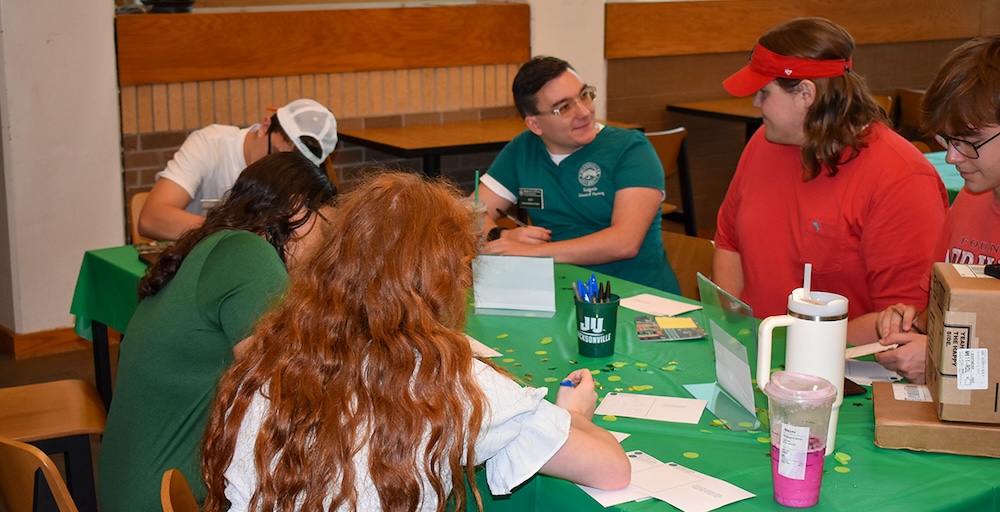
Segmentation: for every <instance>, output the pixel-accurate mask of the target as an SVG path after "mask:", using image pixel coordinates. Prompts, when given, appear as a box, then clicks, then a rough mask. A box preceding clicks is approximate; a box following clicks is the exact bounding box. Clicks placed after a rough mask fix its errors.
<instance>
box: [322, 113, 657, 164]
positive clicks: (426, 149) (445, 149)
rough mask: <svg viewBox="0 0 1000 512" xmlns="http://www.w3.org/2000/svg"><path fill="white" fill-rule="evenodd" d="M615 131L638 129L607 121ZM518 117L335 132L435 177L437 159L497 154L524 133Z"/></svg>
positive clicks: (524, 128) (632, 125)
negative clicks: (418, 163)
mask: <svg viewBox="0 0 1000 512" xmlns="http://www.w3.org/2000/svg"><path fill="white" fill-rule="evenodd" d="M607 124H609V125H612V126H617V127H619V128H633V129H638V130H641V129H642V127H641V126H638V125H634V124H625V123H615V122H608V123H607ZM526 129H527V127H525V125H524V120H523V119H521V118H519V117H508V118H503V119H487V120H482V121H463V122H458V123H438V124H426V125H413V126H395V127H390V128H362V129H357V130H338V131H337V134H338V136H339V137H340V140H343V141H347V142H350V143H352V144H357V145H359V146H364V147H367V148H371V149H376V150H378V151H383V152H386V153H389V154H392V155H396V156H400V157H403V158H415V157H421V158H422V159H423V169H422V171H423V173H424V174H425V175H428V176H435V175H437V174H438V173H440V172H441V156H442V155H455V154H462V153H476V152H481V151H499V150H500V149H502V148H503V147H504V146H506V145H507V143H508V142H510V141H511V139H513V138H514V137H516V136H518V135H519V134H520V133H521V132H523V131H524V130H526Z"/></svg>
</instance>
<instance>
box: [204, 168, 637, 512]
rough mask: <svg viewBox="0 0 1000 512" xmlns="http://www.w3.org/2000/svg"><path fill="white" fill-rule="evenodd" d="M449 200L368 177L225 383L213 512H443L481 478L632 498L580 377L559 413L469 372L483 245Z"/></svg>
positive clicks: (454, 199)
mask: <svg viewBox="0 0 1000 512" xmlns="http://www.w3.org/2000/svg"><path fill="white" fill-rule="evenodd" d="M460 195H461V194H460V193H459V192H458V190H457V189H455V188H454V187H452V186H450V185H447V184H445V183H443V182H439V181H427V180H424V179H422V178H420V177H418V176H415V175H412V174H403V173H384V174H377V175H374V176H372V177H370V178H368V179H367V180H366V181H365V182H364V183H362V184H361V185H359V186H357V187H356V188H355V189H354V190H353V191H352V192H351V193H350V194H347V195H346V196H343V198H342V199H341V200H340V202H339V206H338V209H337V210H338V213H337V215H335V218H334V219H333V220H332V221H331V223H330V225H329V226H328V229H327V233H326V240H325V241H324V242H323V245H322V247H321V248H320V249H318V250H317V251H315V252H314V253H313V254H312V256H311V258H310V259H309V260H308V261H307V262H305V264H304V265H302V267H300V270H299V271H296V272H294V273H293V275H292V276H291V279H292V281H291V284H290V289H289V292H288V294H287V296H286V298H285V300H284V302H283V303H282V304H281V305H280V306H279V307H278V308H276V309H275V310H273V311H271V312H270V313H269V314H267V315H266V316H265V317H264V319H263V320H262V321H261V323H260V325H259V326H258V328H257V330H256V331H255V333H254V335H253V337H252V341H251V343H252V346H251V347H250V349H249V350H248V351H247V353H248V354H249V355H248V357H246V358H245V359H242V360H241V361H239V362H237V364H236V365H234V366H233V367H232V368H231V369H230V370H229V371H228V372H227V373H226V374H225V376H224V377H223V379H222V382H221V384H220V387H219V395H218V398H217V401H216V404H215V407H214V411H213V415H212V419H211V421H210V424H209V427H208V430H207V432H206V435H205V444H204V469H205V477H206V482H207V484H208V488H209V495H208V499H207V500H206V503H205V510H206V511H208V512H217V511H221V510H225V509H227V507H231V508H229V510H233V511H243V510H255V511H257V510H264V511H287V510H411V511H412V510H443V509H444V508H445V505H446V504H447V503H448V501H449V497H450V496H452V490H453V489H459V490H460V492H457V493H454V495H453V497H452V498H451V501H453V503H454V505H455V507H456V509H457V510H462V509H464V507H465V505H466V496H465V492H463V490H464V489H465V484H466V482H468V483H469V484H471V486H472V489H473V495H474V499H475V500H476V502H477V504H479V506H480V508H481V499H480V495H479V492H478V490H477V489H476V487H475V477H474V474H473V471H474V467H475V466H476V465H477V464H481V463H483V462H485V463H486V469H487V477H488V482H489V486H490V490H491V491H492V492H493V493H495V494H506V493H509V492H510V491H511V489H513V488H514V487H515V486H517V485H518V484H520V483H522V482H523V481H525V480H527V479H528V478H530V477H531V476H532V475H533V474H534V473H536V472H539V471H540V472H542V473H546V474H550V475H554V476H559V477H563V478H567V479H569V480H572V481H574V482H578V483H582V484H585V485H590V486H594V487H598V488H605V489H615V488H621V487H624V486H626V485H627V484H628V482H629V476H630V467H629V462H628V459H627V457H626V456H625V454H624V451H623V450H622V448H621V446H620V445H619V444H618V442H617V441H615V439H614V437H612V436H611V434H610V433H608V432H607V431H605V430H604V429H601V428H600V427H598V426H596V425H594V424H593V423H592V422H591V420H590V418H591V416H592V415H593V412H594V408H595V406H596V398H597V395H596V393H595V391H594V383H593V379H592V378H591V375H590V373H589V371H587V370H578V371H575V372H573V373H572V374H570V376H569V377H568V378H569V379H571V380H572V381H573V382H574V383H575V384H576V385H575V387H560V389H559V394H558V396H557V398H556V402H555V404H554V405H553V404H552V403H550V402H547V401H545V399H544V396H545V393H546V390H544V389H534V388H522V387H520V386H518V385H517V384H516V383H514V382H513V381H512V380H511V379H510V378H509V377H508V376H506V375H504V374H503V373H501V372H499V371H497V370H496V369H494V368H493V367H492V366H490V365H488V364H486V363H483V362H481V361H479V360H478V359H475V358H474V357H473V354H472V349H471V347H470V345H469V342H468V340H467V339H466V338H465V336H464V335H463V334H462V329H463V327H464V324H465V317H466V307H467V297H466V292H467V290H468V288H469V287H470V286H471V284H472V269H471V263H472V259H473V258H474V257H475V256H476V254H477V252H478V250H479V244H480V240H479V237H480V233H478V232H477V231H476V230H475V228H474V226H473V217H472V215H471V213H470V210H469V208H468V207H467V206H466V205H465V204H463V203H462V202H461V201H460V200H459V199H458V198H459V197H460Z"/></svg>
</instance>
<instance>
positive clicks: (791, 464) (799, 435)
mask: <svg viewBox="0 0 1000 512" xmlns="http://www.w3.org/2000/svg"><path fill="white" fill-rule="evenodd" d="M780 449H781V456H780V458H779V460H778V474H779V475H781V476H784V477H786V478H792V479H794V480H805V478H806V455H807V454H808V452H809V427H797V426H795V425H789V424H787V423H782V424H781V445H780Z"/></svg>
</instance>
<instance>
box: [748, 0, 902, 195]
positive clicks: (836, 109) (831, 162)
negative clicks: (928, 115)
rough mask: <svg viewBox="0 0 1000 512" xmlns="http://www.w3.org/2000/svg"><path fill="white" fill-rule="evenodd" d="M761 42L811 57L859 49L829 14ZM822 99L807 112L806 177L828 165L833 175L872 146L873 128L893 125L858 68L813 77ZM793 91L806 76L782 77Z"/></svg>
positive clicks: (842, 55)
mask: <svg viewBox="0 0 1000 512" xmlns="http://www.w3.org/2000/svg"><path fill="white" fill-rule="evenodd" d="M759 42H760V44H761V45H762V46H764V47H765V48H767V49H768V50H771V51H772V52H775V53H778V54H781V55H787V56H789V57H802V58H807V59H820V60H832V59H848V58H850V57H851V55H852V54H853V53H854V39H853V38H852V37H851V34H849V33H847V31H846V30H844V29H843V28H842V27H841V26H840V25H837V24H836V23H834V22H832V21H830V20H827V19H824V18H796V19H793V20H789V21H786V22H785V23H782V24H781V25H778V26H777V27H775V28H773V29H771V30H769V31H768V32H767V33H766V34H764V35H763V36H761V38H760V41H759ZM810 81H811V82H813V83H815V84H816V99H815V101H813V104H812V106H810V107H809V111H808V112H807V113H806V120H805V126H804V131H805V143H804V144H802V178H803V180H805V181H809V180H811V179H813V178H815V177H816V176H819V174H820V172H821V170H822V168H823V167H825V168H826V170H827V173H828V174H829V175H830V176H835V175H836V174H837V167H838V166H839V165H840V164H843V163H846V162H849V161H851V160H852V159H854V158H855V157H856V156H858V154H859V153H860V152H861V150H862V149H863V148H865V147H867V146H868V144H867V143H866V142H865V141H864V138H865V136H866V134H867V129H868V127H869V126H870V125H871V124H872V123H875V122H881V123H886V124H888V123H889V120H888V118H886V116H885V113H884V112H883V110H882V107H880V106H879V104H878V102H877V101H876V100H875V98H873V97H872V95H871V93H870V92H869V91H868V86H867V85H866V84H865V79H864V78H862V77H861V76H860V75H858V74H857V73H854V72H848V73H846V74H844V75H843V76H837V77H832V78H816V79H811V80H810ZM775 82H777V84H778V85H779V86H780V87H781V88H782V89H784V90H785V91H788V92H794V91H796V88H797V87H799V85H800V84H801V82H802V80H799V79H792V78H777V79H775Z"/></svg>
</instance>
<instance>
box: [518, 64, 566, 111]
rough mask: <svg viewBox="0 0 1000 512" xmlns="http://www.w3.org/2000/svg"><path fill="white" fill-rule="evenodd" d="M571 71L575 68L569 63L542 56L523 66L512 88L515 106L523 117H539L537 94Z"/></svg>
mask: <svg viewBox="0 0 1000 512" xmlns="http://www.w3.org/2000/svg"><path fill="white" fill-rule="evenodd" d="M571 69H573V66H570V65H569V62H566V61H564V60H562V59H558V58H556V57H545V56H542V55H539V56H537V57H534V58H532V59H531V60H529V61H528V62H526V63H525V64H524V65H523V66H521V69H519V70H517V76H515V77H514V85H513V86H512V87H511V91H512V92H513V93H514V106H515V107H517V112H518V113H519V114H521V117H528V116H534V115H538V113H539V112H538V99H537V98H535V94H537V93H538V91H539V90H540V89H541V88H542V87H545V84H547V83H549V81H551V80H553V79H555V78H558V77H559V76H560V75H562V74H563V73H565V72H566V71H568V70H571Z"/></svg>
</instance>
